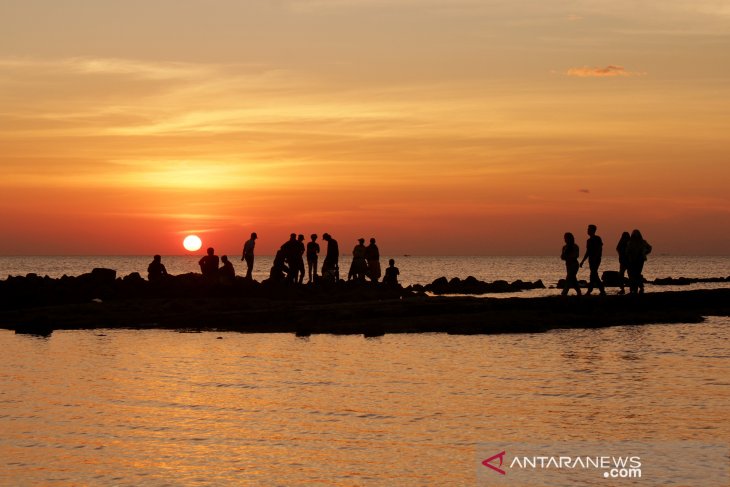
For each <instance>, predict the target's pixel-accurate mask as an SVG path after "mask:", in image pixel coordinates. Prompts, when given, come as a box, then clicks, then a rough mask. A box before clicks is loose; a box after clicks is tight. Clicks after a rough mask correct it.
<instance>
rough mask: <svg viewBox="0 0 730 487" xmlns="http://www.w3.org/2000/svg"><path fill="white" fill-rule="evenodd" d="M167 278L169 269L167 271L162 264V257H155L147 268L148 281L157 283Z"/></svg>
mask: <svg viewBox="0 0 730 487" xmlns="http://www.w3.org/2000/svg"><path fill="white" fill-rule="evenodd" d="M165 277H167V269H165V264H163V263H162V257H160V256H159V255H155V256H154V257H153V258H152V262H150V265H149V266H147V279H149V281H150V282H157V281H161V280H162V279H164V278H165Z"/></svg>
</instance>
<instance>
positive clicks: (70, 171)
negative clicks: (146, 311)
mask: <svg viewBox="0 0 730 487" xmlns="http://www.w3.org/2000/svg"><path fill="white" fill-rule="evenodd" d="M728 53H730V3H728V2H727V1H726V0H722V1H713V0H687V1H684V0H644V1H642V2H636V1H628V0H610V1H608V0H606V1H603V0H418V1H417V0H387V1H386V0H311V1H305V0H260V1H258V0H125V1H124V2H120V1H115V0H0V168H1V169H2V178H0V236H1V237H2V238H0V255H67V254H68V255H71V254H73V255H84V254H96V255H110V254H121V255H145V254H154V253H160V254H163V255H170V254H182V253H185V251H184V249H183V248H182V240H183V238H184V237H185V236H186V235H188V234H192V233H195V234H197V235H199V236H200V237H201V238H202V240H203V245H204V246H214V247H215V248H216V249H217V250H218V251H219V253H231V254H234V255H235V254H236V253H240V249H241V247H242V244H243V242H244V241H245V240H246V239H247V238H248V235H249V234H250V233H251V232H252V231H256V232H257V233H258V235H259V240H258V242H257V250H258V252H260V253H262V254H271V253H272V252H273V251H274V250H275V249H276V248H278V247H279V245H281V243H283V242H284V241H285V240H287V238H288V235H289V233H291V232H296V233H303V234H305V235H309V234H310V233H318V234H320V235H321V234H322V233H323V232H329V233H331V234H332V235H333V236H334V237H335V238H336V239H337V240H338V241H339V242H340V246H341V248H342V249H343V251H345V249H348V248H349V246H350V244H352V245H354V244H355V243H356V239H357V238H358V237H365V238H369V237H376V238H377V239H378V243H379V246H380V248H381V251H385V252H386V253H389V254H399V253H409V254H413V255H552V254H559V252H560V248H561V246H562V244H563V242H562V235H563V233H564V232H566V231H571V232H573V233H574V234H575V235H576V236H577V237H578V242H579V243H582V240H583V238H584V237H585V228H586V226H587V225H588V224H589V223H593V224H596V225H597V226H598V234H599V235H601V236H602V237H603V239H604V241H605V242H606V245H607V249H609V250H612V249H613V247H614V245H615V242H617V241H618V239H619V236H620V234H621V232H622V231H625V230H628V231H631V230H632V229H634V228H639V229H640V230H641V231H642V233H643V234H644V237H645V238H646V239H647V240H648V241H649V242H650V243H651V244H652V246H653V247H654V249H655V252H656V253H660V254H679V255H685V254H687V255H689V254H696V255H727V254H729V253H730V197H729V196H728V187H729V184H728V183H730V62H728ZM609 250H607V252H608V251H609Z"/></svg>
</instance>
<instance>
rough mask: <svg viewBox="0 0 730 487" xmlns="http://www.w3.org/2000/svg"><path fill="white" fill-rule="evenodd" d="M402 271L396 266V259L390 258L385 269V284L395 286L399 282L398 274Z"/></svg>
mask: <svg viewBox="0 0 730 487" xmlns="http://www.w3.org/2000/svg"><path fill="white" fill-rule="evenodd" d="M399 274H400V271H399V270H398V268H397V267H396V266H395V260H394V259H390V260H389V261H388V267H387V268H386V269H385V276H384V277H383V284H388V285H390V286H394V285H396V284H398V275H399Z"/></svg>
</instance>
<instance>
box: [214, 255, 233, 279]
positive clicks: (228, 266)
mask: <svg viewBox="0 0 730 487" xmlns="http://www.w3.org/2000/svg"><path fill="white" fill-rule="evenodd" d="M221 262H223V265H222V266H221V268H220V269H218V275H219V276H220V280H221V282H226V283H230V282H233V281H235V280H236V270H235V269H234V268H233V263H231V261H230V260H228V256H227V255H224V256H223V257H221Z"/></svg>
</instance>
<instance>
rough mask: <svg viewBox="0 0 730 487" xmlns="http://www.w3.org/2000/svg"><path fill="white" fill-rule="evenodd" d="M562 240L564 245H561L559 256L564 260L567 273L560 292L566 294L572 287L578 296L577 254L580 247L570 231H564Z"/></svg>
mask: <svg viewBox="0 0 730 487" xmlns="http://www.w3.org/2000/svg"><path fill="white" fill-rule="evenodd" d="M563 240H565V245H564V246H563V251H562V252H561V254H560V258H561V259H562V260H564V261H565V270H566V271H567V275H566V276H565V284H564V285H563V292H562V294H563V296H567V295H568V290H569V289H571V288H573V289H575V292H576V293H578V296H580V295H581V292H580V285H579V284H578V267H579V265H578V256H579V255H580V249H579V248H578V245H576V243H575V237H574V236H573V234H572V233H570V232H566V233H565V235H564V236H563Z"/></svg>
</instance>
